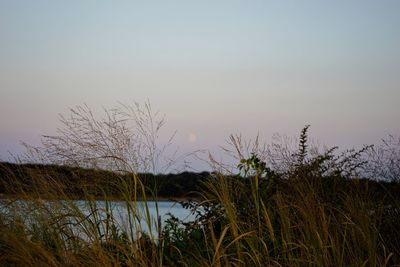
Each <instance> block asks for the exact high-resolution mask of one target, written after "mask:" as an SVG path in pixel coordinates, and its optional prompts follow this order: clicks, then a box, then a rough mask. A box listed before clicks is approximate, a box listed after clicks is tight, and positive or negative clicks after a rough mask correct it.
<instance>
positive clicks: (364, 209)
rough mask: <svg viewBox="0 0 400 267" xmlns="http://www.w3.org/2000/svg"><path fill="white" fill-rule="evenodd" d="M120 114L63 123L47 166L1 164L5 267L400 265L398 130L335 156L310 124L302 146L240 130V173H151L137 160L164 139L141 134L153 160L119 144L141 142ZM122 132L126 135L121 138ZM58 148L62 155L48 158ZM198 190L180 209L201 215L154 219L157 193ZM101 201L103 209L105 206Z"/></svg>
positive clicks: (48, 149)
mask: <svg viewBox="0 0 400 267" xmlns="http://www.w3.org/2000/svg"><path fill="white" fill-rule="evenodd" d="M81 112H82V110H81ZM76 114H79V113H76ZM76 114H75V115H76ZM118 114H122V113H116V114H114V115H110V116H109V117H108V120H107V121H104V124H102V123H97V124H94V123H92V122H93V121H92V117H90V116H86V117H85V116H80V117H79V118H80V119H79V120H78V119H77V118H76V117H72V118H71V119H70V120H66V123H67V125H69V126H70V128H67V130H64V131H63V132H62V134H61V135H60V136H58V137H56V138H54V137H51V138H48V139H46V140H47V141H46V142H47V143H45V151H44V153H43V151H40V155H44V156H45V159H46V160H47V161H44V162H43V163H46V164H45V165H13V164H2V165H1V190H2V192H3V193H4V194H5V195H3V198H2V199H1V207H0V265H1V266H396V265H399V264H400V183H399V181H400V177H399V175H398V174H399V172H397V171H398V170H399V168H398V166H399V160H400V157H397V156H398V155H399V151H400V150H399V149H398V148H399V147H400V146H399V144H400V142H397V139H396V138H392V139H389V140H391V141H393V142H384V143H383V145H382V146H380V147H371V146H366V147H364V148H362V149H360V150H350V151H345V152H343V153H338V152H337V150H338V149H337V148H336V147H334V148H327V149H323V150H322V151H320V150H318V149H315V148H314V147H313V146H312V145H311V144H310V142H309V140H308V126H306V127H305V128H304V129H303V130H302V131H301V134H300V137H299V139H298V142H297V147H296V148H295V149H290V148H289V146H287V144H285V143H283V144H281V145H277V144H273V145H272V146H271V147H269V148H268V149H264V148H262V147H261V148H260V146H258V145H257V142H255V146H254V147H252V146H251V145H248V144H244V143H243V141H242V140H241V139H240V137H237V136H236V137H235V136H232V137H231V139H230V140H231V144H232V145H233V146H232V147H233V150H232V151H234V152H235V154H236V156H237V160H238V161H237V166H236V167H237V168H236V169H235V170H236V173H233V172H231V173H227V172H224V170H226V168H223V165H222V164H218V163H217V162H212V163H213V164H214V166H216V169H215V171H214V172H212V173H197V174H194V173H182V174H177V175H175V176H174V175H170V176H168V175H144V174H143V172H140V171H137V170H138V168H136V167H138V166H139V165H135V164H136V163H137V162H145V163H146V166H149V167H151V168H155V167H156V166H157V162H156V161H154V160H153V158H151V157H150V155H152V154H157V155H160V154H159V153H158V152H157V151H158V150H157V149H156V148H155V146H152V145H151V144H154V141H155V139H154V138H155V137H154V135H151V136H153V137H154V138H153V139H151V138H150V139H146V138H143V139H140V138H139V139H140V140H150V141H144V143H145V144H146V142H148V143H147V144H148V145H149V147H151V148H152V149H153V150H149V148H146V145H144V146H141V148H140V149H142V151H147V152H148V153H149V154H147V156H146V157H140V158H132V155H131V154H129V153H128V152H127V151H125V150H123V149H120V150H118V149H117V148H119V145H122V144H129V142H130V140H132V139H130V138H133V137H132V136H129V135H128V132H127V131H125V130H124V129H125V128H124V127H125V126H124V127H122V128H118V127H119V126H117V125H118V122H121V120H119V119H118V118H117V117H116V116H117V115H118ZM134 114H136V113H134ZM149 114H150V115H151V112H150V113H149ZM81 115H82V114H81ZM123 115H124V116H125V115H126V114H125V113H123ZM139 115H140V114H139ZM142 115H143V114H142ZM146 116H147V115H146ZM136 118H137V117H136ZM114 120H115V121H114ZM113 121H114V122H115V124H113V123H111V122H113ZM139 122H140V123H141V125H142V126H143V125H145V124H146V123H144V120H139ZM79 123H80V124H79ZM82 123H83V124H82ZM79 125H80V126H79ZM82 125H84V126H85V127H82ZM107 125H108V126H107ZM78 126H79V127H78ZM109 126H112V128H113V129H119V130H121V131H119V130H118V131H117V132H113V131H109V128H108V127H109ZM78 128H79V129H80V130H79V131H78ZM145 128H146V129H158V128H152V127H142V129H145ZM68 129H69V130H68ZM85 131H86V132H85ZM145 132H146V131H143V135H142V137H144V136H146V134H144V133H145ZM85 133H91V134H92V135H89V134H85ZM115 133H120V134H122V136H123V137H124V136H125V138H126V139H123V138H122V139H116V138H114V136H115ZM74 138H78V139H74ZM82 138H84V140H82ZM135 138H138V137H137V136H136V137H135ZM136 140H138V139H136ZM78 141H79V142H78ZM96 141H97V142H98V143H97V144H96V143H95V142H96ZM121 142H122V143H121ZM68 144H72V145H73V146H72V147H71V149H67V148H68V147H69V146H68ZM142 145H143V143H142ZM79 149H81V150H82V153H81V154H79ZM90 149H94V151H90ZM149 151H150V152H149ZM108 153H114V154H108ZM74 155H77V156H78V157H79V158H78V159H76V160H74V158H73V156H74ZM85 155H86V156H87V158H86V160H85V157H84V156H85ZM51 156H54V158H55V159H56V160H55V162H53V164H50V165H48V160H49V159H51ZM134 156H135V157H136V156H138V157H139V156H140V155H139V154H135V155H134ZM94 158H97V159H99V162H97V161H94V160H93V159H94ZM138 159H141V160H142V161H138ZM63 160H64V161H63ZM210 160H211V161H212V158H211V159H210ZM61 162H64V163H65V164H63V166H60V165H61V164H59V163H61ZM79 163H82V164H79ZM387 163H389V164H391V165H385V164H387ZM93 164H94V165H93ZM132 164H133V165H132ZM96 166H97V168H94V167H96ZM105 166H109V167H110V168H104V167H105ZM131 166H134V167H135V168H133V167H131ZM218 166H219V167H220V168H218ZM82 167H85V168H82ZM104 169H107V171H105V170H104ZM140 173H142V174H140ZM153 173H154V172H153ZM388 173H390V176H388V175H387V174H388ZM385 177H389V178H387V179H386V180H385V179H384V178H385ZM169 179H171V180H169ZM163 190H164V191H163ZM168 190H169V191H168ZM189 192H191V194H190V196H193V197H190V198H187V199H186V201H184V202H183V203H182V205H183V206H184V207H185V208H188V209H190V210H191V211H192V212H193V213H194V214H195V219H194V220H192V221H189V222H183V221H181V220H180V219H178V218H177V217H175V216H173V215H172V214H171V215H170V217H169V218H168V219H167V220H166V221H165V222H161V221H160V218H159V217H158V216H155V217H154V218H152V216H151V215H150V211H149V207H148V205H147V204H146V203H148V200H149V199H150V198H151V199H157V197H158V196H162V197H169V196H186V193H189ZM77 198H83V199H85V200H87V201H86V203H87V204H86V205H87V206H86V211H87V212H83V211H82V209H81V207H79V206H78V205H77V204H76V201H73V200H74V199H77ZM100 198H101V199H102V200H104V201H105V205H103V206H99V205H98V204H97V201H96V200H97V199H100ZM116 198H118V200H119V201H120V202H122V203H124V207H125V211H126V212H125V213H126V214H128V216H127V217H126V219H125V222H124V224H121V223H119V222H118V220H117V219H116V218H117V216H118V214H117V212H116V211H114V210H113V209H112V208H111V207H110V203H111V200H115V199H116ZM139 201H141V203H142V204H141V205H140V207H139V204H138V203H139ZM143 203H144V204H143ZM145 229H147V230H145Z"/></svg>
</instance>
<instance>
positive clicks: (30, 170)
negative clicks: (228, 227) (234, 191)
mask: <svg viewBox="0 0 400 267" xmlns="http://www.w3.org/2000/svg"><path fill="white" fill-rule="evenodd" d="M135 175H136V176H137V177H138V178H139V179H140V181H141V182H142V183H143V185H144V187H145V188H146V197H147V199H154V198H156V199H157V200H168V199H171V200H174V199H175V200H185V199H186V200H189V199H201V195H200V194H199V192H200V191H203V190H204V189H205V183H206V181H207V180H208V179H210V178H212V177H214V179H218V178H217V177H218V175H214V174H212V173H210V172H206V171H204V172H182V173H176V174H175V173H170V174H151V173H139V174H135ZM132 176H133V174H119V173H116V172H112V171H107V170H99V169H85V168H81V167H70V166H57V165H44V164H16V163H7V162H0V194H2V195H3V196H4V197H7V196H17V197H18V196H23V195H29V196H31V197H38V198H40V197H48V196H49V194H48V193H49V192H48V189H49V188H47V187H40V186H39V185H40V184H49V183H50V184H54V185H57V186H54V187H53V189H56V190H60V192H59V193H60V194H53V196H61V197H67V198H68V199H85V197H87V196H90V197H92V198H95V199H99V200H100V199H104V198H105V197H107V198H108V199H115V200H119V199H121V198H122V195H121V190H119V188H118V186H117V185H119V184H120V183H121V181H124V180H129V179H132ZM231 178H235V179H240V180H243V182H244V183H246V182H249V181H248V180H246V179H244V178H243V177H242V176H239V175H236V176H232V177H231ZM320 183H321V187H322V188H325V193H326V194H327V195H335V194H336V193H337V192H341V191H345V192H348V193H349V194H351V193H355V194H356V193H359V192H363V193H364V194H368V195H369V197H370V198H371V199H374V200H376V201H383V202H389V203H390V201H392V200H393V199H396V200H397V201H400V182H396V181H382V180H381V181H375V180H371V179H367V178H362V179H361V178H359V179H340V180H332V179H323V180H321V181H320ZM275 186H276V187H282V188H283V187H287V181H286V180H285V179H279V178H277V177H276V179H275ZM61 193H62V194H61ZM142 197H143V196H142Z"/></svg>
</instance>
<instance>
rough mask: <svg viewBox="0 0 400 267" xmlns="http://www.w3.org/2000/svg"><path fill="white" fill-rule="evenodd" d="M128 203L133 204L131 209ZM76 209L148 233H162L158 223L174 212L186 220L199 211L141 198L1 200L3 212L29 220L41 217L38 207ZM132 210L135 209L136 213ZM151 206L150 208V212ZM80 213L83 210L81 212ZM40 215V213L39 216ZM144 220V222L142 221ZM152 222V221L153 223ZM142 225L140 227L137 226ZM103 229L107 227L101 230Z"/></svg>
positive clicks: (88, 217) (47, 211)
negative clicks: (135, 199)
mask: <svg viewBox="0 0 400 267" xmlns="http://www.w3.org/2000/svg"><path fill="white" fill-rule="evenodd" d="M127 205H132V206H131V208H130V209H128V208H127ZM74 209H79V211H80V212H81V213H82V214H83V215H84V216H82V217H85V220H88V221H96V222H98V221H104V220H105V219H106V218H111V217H112V220H113V221H114V223H115V224H116V225H117V226H119V228H120V229H123V230H125V231H127V232H129V231H130V228H132V227H131V226H132V225H135V227H136V229H134V231H137V230H141V231H143V232H146V233H150V232H151V233H152V234H153V235H155V236H156V235H157V234H158V230H157V229H158V226H159V223H161V226H163V225H164V224H165V220H167V219H168V218H170V216H169V214H172V215H174V216H175V217H176V218H178V219H179V220H182V221H184V222H188V221H192V220H194V219H195V215H194V214H193V213H192V212H191V210H190V209H185V208H183V207H182V205H181V204H180V203H178V202H174V201H158V202H156V201H147V208H146V205H145V202H143V201H137V202H136V206H134V204H133V203H129V202H124V201H102V200H96V201H86V200H68V201H66V200H58V201H47V200H43V201H35V202H33V201H27V200H15V201H12V202H11V201H10V200H7V199H1V200H0V212H1V213H2V215H5V217H7V214H8V215H9V216H15V214H21V215H22V218H24V222H25V223H26V224H28V225H29V224H30V223H31V222H33V221H35V220H36V219H37V215H38V211H39V210H40V211H41V212H43V211H44V212H45V214H51V215H52V216H54V217H57V216H58V215H59V214H68V213H71V214H76V213H74ZM132 210H135V215H133V213H132ZM147 210H148V212H146V211H147ZM78 213H79V212H78ZM35 216H36V217H35ZM69 218H70V219H69V220H70V221H71V223H70V224H76V223H77V222H78V221H79V219H78V218H75V217H74V216H71V217H69ZM138 222H140V223H138ZM149 222H150V224H149ZM104 227H105V226H104V225H99V228H104ZM137 227H139V229H138V228H137ZM101 231H103V230H101Z"/></svg>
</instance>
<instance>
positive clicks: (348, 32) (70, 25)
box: [0, 0, 400, 159]
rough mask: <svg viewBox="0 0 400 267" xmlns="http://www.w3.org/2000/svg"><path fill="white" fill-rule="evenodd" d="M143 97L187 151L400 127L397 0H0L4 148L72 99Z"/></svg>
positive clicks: (40, 127) (337, 137)
mask: <svg viewBox="0 0 400 267" xmlns="http://www.w3.org/2000/svg"><path fill="white" fill-rule="evenodd" d="M146 99H149V100H150V101H151V103H152V105H153V108H154V109H157V110H160V111H161V112H162V113H165V114H166V118H167V128H166V130H168V131H173V130H177V131H178V135H177V138H176V140H175V141H176V143H178V144H179V145H180V146H181V147H182V149H183V150H186V151H188V150H191V149H194V148H210V149H215V148H216V147H217V146H218V145H222V144H224V140H225V139H226V138H227V137H228V135H229V134H230V133H238V132H241V133H243V134H244V135H247V136H249V137H250V136H253V135H255V134H256V133H257V132H260V133H261V135H262V136H263V137H265V139H267V140H268V139H269V138H270V137H271V135H272V133H274V132H281V133H286V134H289V135H297V134H298V132H299V131H300V129H301V128H302V127H303V126H304V125H305V124H306V123H310V124H311V125H312V127H311V133H312V135H313V136H315V137H317V138H318V139H319V140H321V142H322V143H327V144H329V145H341V146H344V147H351V146H353V145H355V146H358V145H361V144H364V143H368V144H369V143H374V142H377V141H379V139H380V138H382V137H384V136H385V135H386V134H389V133H392V134H398V133H400V108H399V102H400V1H396V0H393V1H361V0H360V1H350V0H346V1H298V0H296V1H157V2H155V1H141V2H136V1H63V2H62V1H18V0H1V1H0V125H1V126H0V127H1V128H0V129H1V131H0V158H3V159H4V158H7V151H8V150H9V151H11V152H13V153H14V152H15V153H17V152H20V151H21V150H20V149H19V148H18V142H19V140H26V141H28V142H33V143H35V142H38V140H39V135H40V134H51V133H54V132H55V129H56V127H57V126H59V124H58V116H57V114H58V113H64V114H65V113H66V112H67V109H68V107H72V106H75V105H79V104H83V103H87V104H88V105H90V106H92V107H94V108H98V107H101V106H112V105H114V104H115V103H116V102H117V101H123V102H129V101H139V102H143V101H144V100H146ZM191 133H194V134H196V136H197V140H196V142H189V137H190V134H191ZM192 141H193V140H192Z"/></svg>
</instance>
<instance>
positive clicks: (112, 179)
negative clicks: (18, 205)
mask: <svg viewBox="0 0 400 267" xmlns="http://www.w3.org/2000/svg"><path fill="white" fill-rule="evenodd" d="M132 175H133V174H129V173H126V174H120V173H117V172H112V171H106V170H99V169H85V168H80V167H70V166H58V165H43V164H14V163H0V194H4V195H19V194H39V195H46V193H47V192H46V191H47V190H59V191H60V193H61V192H62V193H63V194H65V195H66V196H68V197H71V198H82V197H85V196H93V197H96V198H102V197H103V196H107V197H115V198H119V197H120V193H121V188H119V186H120V185H121V181H122V182H124V181H125V182H127V181H129V180H132ZM136 175H137V177H139V178H140V181H141V182H142V183H143V185H144V187H145V188H146V196H147V197H150V198H152V197H157V198H196V197H198V196H197V195H196V192H199V191H200V187H201V186H202V183H203V182H204V181H205V180H206V179H207V178H208V177H209V176H210V173H209V172H200V173H196V172H182V173H177V174H174V173H169V174H151V173H139V174H136Z"/></svg>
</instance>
